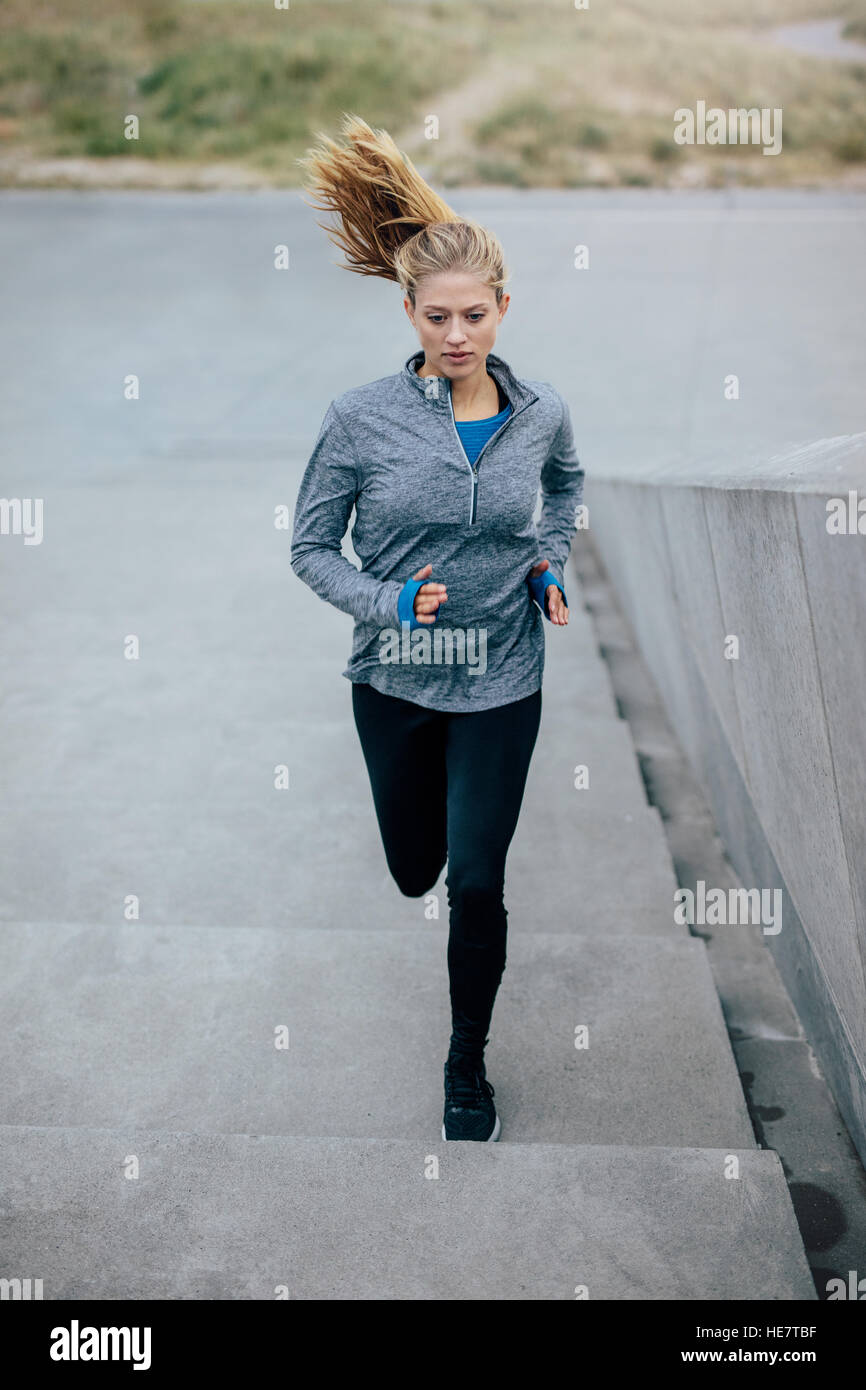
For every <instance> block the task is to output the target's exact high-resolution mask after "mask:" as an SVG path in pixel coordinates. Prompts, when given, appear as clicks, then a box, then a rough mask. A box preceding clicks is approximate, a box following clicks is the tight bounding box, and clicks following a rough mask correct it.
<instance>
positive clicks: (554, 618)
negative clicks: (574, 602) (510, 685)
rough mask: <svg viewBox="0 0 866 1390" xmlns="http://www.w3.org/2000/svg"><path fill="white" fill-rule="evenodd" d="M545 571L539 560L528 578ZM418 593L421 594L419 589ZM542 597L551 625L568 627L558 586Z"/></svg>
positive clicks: (543, 561) (551, 585)
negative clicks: (545, 602)
mask: <svg viewBox="0 0 866 1390" xmlns="http://www.w3.org/2000/svg"><path fill="white" fill-rule="evenodd" d="M546 569H550V565H549V564H548V563H547V561H546V560H539V561H538V564H537V565H533V566H532V569H531V570H530V571H529V576H530V578H535V576H536V575H538V574H542V573H543V572H544V570H546ZM415 578H416V579H417V578H418V576H417V575H416V576H415ZM418 592H419V593H420V592H421V591H420V589H419V591H418ZM544 597H545V599H546V600H547V612H548V614H549V617H550V621H551V622H552V623H557V624H558V625H559V626H560V627H566V626H567V625H568V608H567V607H566V605H565V603H564V601H563V597H562V590H561V589H560V587H559V585H558V584H548V586H547V588H546V589H545V591H544Z"/></svg>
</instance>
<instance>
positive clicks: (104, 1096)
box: [0, 922, 755, 1148]
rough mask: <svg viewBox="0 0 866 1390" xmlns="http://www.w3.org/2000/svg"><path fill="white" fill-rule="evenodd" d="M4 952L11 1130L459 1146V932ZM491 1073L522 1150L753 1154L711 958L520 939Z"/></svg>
mask: <svg viewBox="0 0 866 1390" xmlns="http://www.w3.org/2000/svg"><path fill="white" fill-rule="evenodd" d="M2 940H3V960H4V968H3V971H2V986H0V1008H2V1012H3V1016H4V1018H5V1028H4V1030H3V1035H2V1041H0V1059H2V1065H0V1074H2V1078H3V1080H2V1114H3V1117H4V1119H5V1120H6V1122H7V1123H12V1124H33V1125H47V1124H51V1125H79V1124H85V1125H95V1126H109V1127H112V1126H115V1125H132V1126H140V1127H142V1128H154V1129H166V1128H168V1129H189V1130H204V1131H211V1132H232V1133H243V1134H260V1133H268V1134H294V1135H319V1136H321V1135H327V1134H332V1135H340V1136H344V1137H349V1136H351V1137H358V1138H360V1137H368V1138H369V1137H373V1138H376V1137H378V1138H388V1139H405V1138H414V1139H417V1140H418V1142H419V1143H428V1142H430V1140H431V1139H432V1138H435V1136H436V1135H437V1134H438V1133H439V1127H440V1125H441V1120H442V1103H443V1089H442V1088H443V1078H442V1067H443V1063H444V1060H445V1055H446V1053H447V1049H448V1037H449V1034H450V1012H449V998H448V975H447V966H446V940H447V929H446V927H445V926H444V925H443V924H442V923H441V922H426V923H418V925H417V926H416V927H415V928H414V929H412V930H409V931H406V932H395V931H387V930H382V931H359V930H357V929H354V930H347V929H338V928H334V929H332V930H330V931H321V930H316V929H294V930H267V929H262V928H254V927H246V928H243V929H232V928H224V929H218V928H217V929H214V928H199V927H189V926H187V927H178V928H170V927H159V926H146V925H134V924H126V925H118V926H116V927H99V926H97V927H92V928H83V927H77V926H71V925H54V926H34V925H32V924H15V923H10V924H7V925H6V926H5V927H4V929H3V938H2ZM579 1026H586V1027H587V1028H588V1046H587V1047H586V1048H580V1049H579V1048H577V1047H576V1046H575V1040H576V1034H575V1030H576V1028H578V1027H579ZM283 1027H284V1028H287V1029H288V1047H286V1048H283V1049H279V1048H277V1047H276V1046H275V1030H277V1029H279V1028H283ZM487 1057H488V1075H489V1077H490V1080H491V1082H492V1083H493V1085H494V1086H495V1088H496V1097H497V1105H498V1107H499V1109H500V1113H501V1117H502V1138H503V1142H507V1143H512V1142H531V1143H546V1142H550V1143H572V1144H578V1143H582V1144H637V1145H646V1144H650V1145H651V1144H664V1145H668V1146H672V1147H681V1146H687V1147H701V1148H703V1147H722V1146H731V1145H733V1146H734V1147H737V1148H748V1147H753V1146H754V1142H755V1141H754V1136H753V1131H752V1127H751V1124H750V1121H749V1118H748V1114H747V1111H746V1106H745V1102H744V1099H743V1093H742V1089H741V1086H740V1082H739V1078H738V1075H737V1071H736V1067H735V1064H734V1059H733V1055H732V1053H731V1049H730V1045H729V1043H728V1038H727V1034H726V1032H725V1027H724V1022H723V1019H722V1014H721V1009H720V1006H719V1002H718V996H717V994H716V991H715V989H714V986H713V981H712V978H711V975H710V970H709V966H708V964H707V960H706V948H705V947H704V944H703V942H701V941H699V940H697V939H695V938H691V937H686V938H683V939H678V940H671V941H666V940H664V939H662V938H656V937H648V936H633V937H624V936H622V937H620V938H619V939H616V940H613V939H611V940H602V939H596V938H592V937H586V936H582V935H576V934H574V935H557V934H551V933H546V932H536V933H533V934H530V933H525V932H521V931H520V930H519V929H514V930H512V931H511V933H510V946H509V959H508V965H507V967H506V971H505V976H504V978H503V982H502V985H501V987H500V994H499V998H498V999H497V1004H496V1013H495V1016H494V1026H493V1029H492V1031H491V1041H490V1044H489V1046H488V1050H487Z"/></svg>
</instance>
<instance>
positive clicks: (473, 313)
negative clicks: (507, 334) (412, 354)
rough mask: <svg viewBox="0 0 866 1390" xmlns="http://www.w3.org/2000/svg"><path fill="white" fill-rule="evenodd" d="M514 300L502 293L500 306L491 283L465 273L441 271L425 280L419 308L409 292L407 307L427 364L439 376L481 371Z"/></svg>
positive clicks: (419, 289) (419, 291)
mask: <svg viewBox="0 0 866 1390" xmlns="http://www.w3.org/2000/svg"><path fill="white" fill-rule="evenodd" d="M510 298H511V296H510V295H508V294H503V296H502V300H501V302H500V303H499V304H497V303H496V294H495V292H494V291H493V290H492V289H491V288H490V286H489V285H485V284H483V283H482V282H481V281H480V280H476V279H475V277H474V276H473V275H468V274H466V272H465V271H457V270H454V271H443V272H442V274H440V275H431V276H429V277H428V278H427V279H426V280H422V281H421V282H420V283H419V285H418V287H417V289H416V291H415V308H414V309H413V308H412V302H411V300H410V299H409V298H408V296H407V297H406V298H405V299H404V300H403V305H404V307H405V309H406V313H407V314H408V315H409V318H410V319H411V320H412V323H413V324H414V325H415V329H416V331H417V333H418V341H419V342H420V344H421V346H422V348H423V349H424V357H425V365H426V366H427V367H429V368H431V369H432V370H433V371H434V372H435V373H436V374H437V375H439V376H449V377H463V376H469V375H470V373H472V372H473V371H478V370H479V369H480V370H482V371H483V370H484V359H485V358H486V356H487V354H488V352H491V351H492V349H493V344H494V343H495V341H496V330H497V329H498V327H499V325H500V323H501V322H502V317H503V315H504V313H505V311H506V309H507V308H508V303H509V300H510Z"/></svg>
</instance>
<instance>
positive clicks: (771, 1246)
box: [0, 1126, 815, 1302]
mask: <svg viewBox="0 0 866 1390" xmlns="http://www.w3.org/2000/svg"><path fill="white" fill-rule="evenodd" d="M133 1155H134V1156H135V1157H136V1158H137V1160H138V1164H139V1176H138V1177H137V1178H132V1179H131V1178H128V1177H126V1176H125V1175H124V1171H125V1170H124V1165H125V1164H128V1161H129V1158H130V1156H133ZM732 1158H734V1159H736V1160H737V1161H738V1164H739V1177H738V1178H726V1177H725V1171H726V1168H727V1170H728V1171H732V1165H731V1159H732ZM433 1159H436V1160H438V1177H427V1176H426V1174H427V1173H432V1172H433V1171H434V1168H433V1163H432V1160H433ZM0 1166H2V1169H3V1173H4V1190H5V1194H6V1200H7V1201H8V1202H9V1204H10V1205H11V1207H12V1208H13V1210H15V1211H16V1212H17V1214H18V1219H17V1221H16V1225H15V1230H14V1233H12V1235H11V1239H8V1240H7V1241H6V1242H5V1251H4V1256H5V1259H6V1262H7V1266H8V1267H9V1268H12V1269H26V1270H28V1271H30V1272H32V1277H36V1278H42V1279H43V1280H44V1281H45V1288H44V1295H45V1298H46V1299H58V1298H72V1299H96V1298H106V1299H125V1298H130V1299H143V1298H188V1299H193V1298H195V1299H202V1298H205V1299H267V1300H273V1299H274V1298H276V1297H277V1290H278V1289H282V1290H284V1291H285V1292H284V1293H283V1295H282V1296H283V1297H285V1296H286V1294H287V1295H288V1297H289V1298H290V1299H327V1300H338V1299H355V1300H358V1299H395V1300H407V1299H478V1300H488V1299H497V1300H498V1299H515V1300H521V1301H522V1300H548V1299H553V1300H559V1299H565V1300H570V1301H574V1299H575V1296H576V1294H575V1291H576V1289H577V1287H578V1286H581V1285H582V1286H583V1287H584V1289H585V1290H586V1294H585V1295H584V1297H585V1296H588V1297H589V1299H590V1302H596V1301H598V1300H599V1299H614V1300H623V1299H639V1300H641V1301H644V1300H659V1299H677V1300H688V1301H692V1300H699V1301H708V1300H712V1299H756V1300H768V1299H770V1300H782V1299H785V1300H790V1299H804V1300H813V1299H814V1297H815V1291H814V1286H813V1284H812V1280H811V1278H810V1276H809V1270H808V1266H807V1265H806V1262H805V1260H804V1258H803V1253H802V1247H801V1245H800V1240H799V1235H798V1233H797V1229H796V1225H795V1223H794V1220H793V1214H792V1211H791V1207H790V1202H789V1200H788V1195H787V1191H786V1189H785V1183H784V1178H783V1177H782V1173H781V1169H780V1166H779V1160H778V1158H777V1157H776V1155H775V1154H773V1153H769V1152H761V1151H759V1150H755V1149H746V1150H743V1151H738V1150H737V1149H736V1147H734V1148H733V1149H730V1150H725V1149H718V1150H706V1149H705V1150H695V1149H685V1150H683V1149H680V1150H671V1149H668V1148H642V1149H641V1148H630V1149H617V1148H603V1147H600V1148H592V1147H583V1146H575V1147H571V1146H565V1145H549V1144H490V1145H484V1146H482V1145H474V1144H451V1145H448V1144H444V1143H442V1142H441V1141H436V1140H434V1141H432V1142H431V1141H430V1140H429V1139H428V1140H425V1141H423V1142H421V1141H415V1142H411V1141H408V1140H403V1141H396V1140H390V1141H383V1140H369V1139H366V1140H365V1139H354V1140H353V1139H303V1138H302V1139H298V1138H292V1139H285V1138H275V1137H273V1136H271V1135H229V1134H221V1135H201V1134H184V1133H166V1132H151V1131H147V1130H141V1129H134V1128H129V1127H125V1128H124V1127H121V1128H118V1129H113V1130H112V1129H90V1128H81V1129H75V1130H67V1131H62V1130H56V1129H39V1128H22V1129H18V1128H15V1127H10V1126H3V1127H0ZM44 1167H47V1168H49V1169H50V1172H51V1181H50V1183H48V1184H46V1185H45V1186H42V1185H41V1184H34V1182H33V1172H34V1170H35V1169H37V1168H44ZM468 1233H469V1237H468V1238H467V1234H468Z"/></svg>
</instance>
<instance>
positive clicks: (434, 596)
mask: <svg viewBox="0 0 866 1390" xmlns="http://www.w3.org/2000/svg"><path fill="white" fill-rule="evenodd" d="M432 573H433V566H432V565H425V566H424V568H423V569H420V570H418V573H417V574H413V575H412V578H413V579H423V578H424V576H425V574H432ZM447 598H448V594H447V592H446V589H445V585H444V584H422V585H421V588H420V589H419V590H418V592H417V594H416V595H415V603H414V609H415V617H416V618H417V619H418V621H419V623H427V624H430V623H435V621H436V611H437V609H438V607H439V605H440V603H444V602H445V600H446V599H447ZM428 615H429V616H428Z"/></svg>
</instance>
